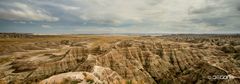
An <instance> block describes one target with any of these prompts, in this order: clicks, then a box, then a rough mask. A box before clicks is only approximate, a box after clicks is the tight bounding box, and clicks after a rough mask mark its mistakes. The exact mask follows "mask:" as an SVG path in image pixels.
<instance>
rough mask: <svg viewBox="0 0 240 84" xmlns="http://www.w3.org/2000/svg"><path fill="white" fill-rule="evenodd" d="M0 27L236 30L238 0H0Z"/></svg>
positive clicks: (44, 30)
mask: <svg viewBox="0 0 240 84" xmlns="http://www.w3.org/2000/svg"><path fill="white" fill-rule="evenodd" d="M0 32H20V33H36V34H91V33H94V34H95V33H97V34H98V33H240V0H0Z"/></svg>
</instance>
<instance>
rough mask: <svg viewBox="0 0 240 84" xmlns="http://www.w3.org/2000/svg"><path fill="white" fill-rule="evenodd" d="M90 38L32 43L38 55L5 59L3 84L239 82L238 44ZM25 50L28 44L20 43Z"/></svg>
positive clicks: (31, 52) (26, 53) (33, 52)
mask: <svg viewBox="0 0 240 84" xmlns="http://www.w3.org/2000/svg"><path fill="white" fill-rule="evenodd" d="M194 37H195V38H194ZM75 38H77V37H75ZM86 38H89V39H85V40H84V41H76V40H61V41H59V42H54V43H49V45H50V44H54V45H55V47H49V48H48V47H46V46H41V45H39V44H44V43H39V42H36V43H34V46H35V47H37V48H34V50H28V49H27V48H26V49H25V48H23V47H20V48H21V49H23V51H24V52H14V53H10V54H8V55H6V56H10V57H11V59H10V60H9V61H7V62H3V63H1V66H0V71H1V72H0V74H1V75H0V83H1V84H2V83H3V84H5V83H6V84H7V83H9V84H11V83H13V84H14V83H15V84H22V83H23V84H25V83H27V84H32V83H40V84H72V83H80V84H86V83H94V84H162V83H163V84H186V83H187V84H188V83H190V84H191V83H197V84H216V83H217V84H226V83H229V84H239V83H240V78H239V77H240V55H239V53H238V52H239V51H238V47H239V45H238V44H236V45H234V46H233V45H228V44H227V43H224V44H225V45H220V46H219V45H218V44H221V43H216V44H213V43H214V42H208V41H204V42H198V41H199V40H200V41H201V39H196V36H193V37H191V39H194V40H197V41H196V42H195V43H194V42H187V41H186V40H183V39H185V37H184V36H182V37H177V39H175V38H173V37H170V36H161V37H134V36H124V38H119V39H114V38H112V37H111V36H110V37H104V36H102V37H101V38H104V39H107V41H106V40H104V41H103V40H102V39H96V38H90V37H86ZM208 38H209V39H212V38H215V37H212V36H209V37H208ZM239 38H240V37H234V38H227V39H226V38H225V37H221V36H219V38H218V39H220V40H222V39H225V40H229V41H230V39H234V40H235V41H233V42H237V41H238V42H239ZM81 39H82V38H81ZM108 39H109V40H110V39H114V40H111V41H109V40H108ZM179 39H181V40H179ZM205 39H207V38H205ZM236 39H238V40H236ZM176 40H178V41H176ZM47 44H48V43H47ZM24 45H27V44H22V46H24ZM229 46H232V47H231V48H230V47H229ZM224 49H225V50H224ZM232 50H234V52H232ZM226 51H231V52H226ZM6 56H3V57H2V58H1V59H3V58H4V57H6ZM5 60H6V59H5ZM224 77H225V78H227V79H224Z"/></svg>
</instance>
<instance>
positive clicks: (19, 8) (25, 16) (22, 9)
mask: <svg viewBox="0 0 240 84" xmlns="http://www.w3.org/2000/svg"><path fill="white" fill-rule="evenodd" d="M5 4H6V5H5V8H0V19H4V20H17V21H18V20H20V21H58V20H59V18H57V17H53V16H50V15H48V14H47V13H46V12H44V11H42V10H40V9H34V8H32V7H31V6H29V5H27V4H24V3H20V2H15V3H13V4H11V5H10V3H5ZM1 5H3V4H1Z"/></svg>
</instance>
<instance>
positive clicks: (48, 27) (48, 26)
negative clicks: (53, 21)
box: [41, 25, 53, 29]
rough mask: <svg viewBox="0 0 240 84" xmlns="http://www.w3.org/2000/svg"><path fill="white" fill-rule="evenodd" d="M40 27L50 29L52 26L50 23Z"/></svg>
mask: <svg viewBox="0 0 240 84" xmlns="http://www.w3.org/2000/svg"><path fill="white" fill-rule="evenodd" d="M41 27H42V28H45V29H50V28H53V27H52V26H50V25H41Z"/></svg>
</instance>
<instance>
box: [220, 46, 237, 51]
mask: <svg viewBox="0 0 240 84" xmlns="http://www.w3.org/2000/svg"><path fill="white" fill-rule="evenodd" d="M221 50H222V51H223V52H225V53H235V51H236V50H235V49H234V47H232V46H223V47H222V49H221Z"/></svg>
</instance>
